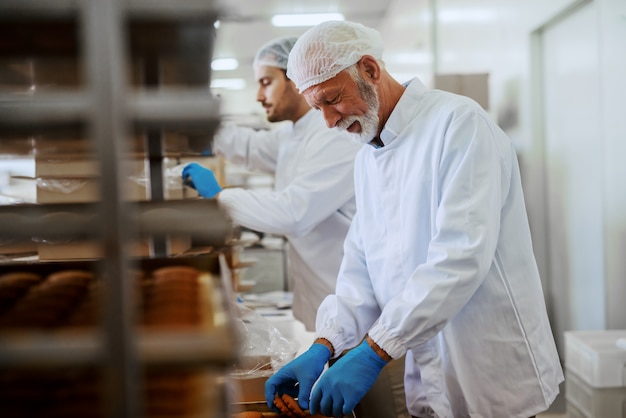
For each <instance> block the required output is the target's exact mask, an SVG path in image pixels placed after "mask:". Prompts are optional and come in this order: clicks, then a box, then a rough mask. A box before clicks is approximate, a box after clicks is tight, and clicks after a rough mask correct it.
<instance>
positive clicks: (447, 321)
mask: <svg viewBox="0 0 626 418" xmlns="http://www.w3.org/2000/svg"><path fill="white" fill-rule="evenodd" d="M382 52H383V42H382V39H381V37H380V34H379V33H378V32H377V31H375V30H373V29H371V28H367V27H365V26H363V25H361V24H358V23H353V22H334V21H333V22H325V23H322V24H320V25H318V26H316V27H313V28H311V29H310V30H308V31H307V32H305V33H304V34H303V35H302V36H301V37H300V38H299V39H298V41H297V42H296V44H295V45H294V47H293V49H292V51H291V53H290V57H289V64H288V70H287V75H288V76H289V78H291V79H292V80H293V81H294V82H295V84H296V86H297V87H298V89H299V91H300V92H301V93H302V94H303V95H304V96H305V98H306V100H307V102H308V103H309V104H310V105H311V106H312V107H313V108H315V109H317V110H319V111H320V113H321V114H322V115H323V116H324V119H325V120H326V124H327V126H328V127H330V128H337V129H334V130H342V131H346V132H348V133H350V134H351V135H353V136H354V137H355V138H357V139H359V140H361V141H362V142H363V143H364V144H368V145H365V146H364V147H363V148H362V149H361V150H360V151H359V153H358V155H357V157H356V162H355V192H356V204H357V213H356V215H355V217H354V219H353V221H352V225H351V227H350V230H349V232H348V235H347V237H346V241H345V244H344V258H343V261H342V264H341V268H340V272H339V276H338V279H337V288H336V292H335V294H333V295H330V296H328V297H327V298H326V299H325V300H324V302H323V303H322V305H321V306H320V308H319V310H318V314H317V321H316V340H315V343H314V344H313V345H312V346H311V347H310V348H309V349H308V350H307V351H306V352H304V353H303V354H301V355H300V356H299V357H297V358H296V359H294V360H293V361H292V362H290V363H288V364H287V365H285V366H284V367H283V368H282V369H280V370H279V371H278V372H277V373H276V374H274V375H273V376H272V377H271V378H270V379H269V380H268V381H267V383H266V385H265V391H266V393H265V396H266V400H267V403H268V405H271V402H272V400H273V398H274V397H275V396H276V395H282V394H283V393H288V394H290V395H292V396H297V397H298V401H299V403H300V406H301V407H303V408H310V411H311V413H313V414H315V413H318V412H321V413H322V414H323V415H325V416H334V417H340V416H344V415H349V414H350V413H351V411H353V409H354V408H355V406H356V404H357V403H358V402H359V401H360V399H361V398H362V397H363V396H364V394H365V393H367V391H368V390H369V388H370V387H371V385H372V384H373V382H374V381H375V380H376V378H377V376H378V375H379V373H380V372H381V370H383V369H384V368H385V367H386V366H387V364H388V362H389V361H390V360H391V359H396V358H399V357H401V356H403V355H406V372H405V390H406V396H407V407H408V410H409V412H410V413H411V415H412V416H414V417H440V418H461V417H483V418H487V417H489V418H503V417H507V418H516V417H519V418H528V417H531V416H534V415H536V414H538V413H540V412H542V411H545V410H546V409H547V408H548V407H549V406H550V404H551V403H552V402H553V401H554V399H555V397H556V396H557V394H558V392H559V384H560V383H561V382H562V381H563V373H562V369H561V365H560V361H559V357H558V353H557V350H556V345H555V342H554V338H553V335H552V331H551V327H550V323H549V321H548V316H547V312H546V307H545V301H544V295H543V291H542V285H541V280H540V277H539V274H538V270H537V265H536V261H535V258H534V255H533V249H532V242H531V236H530V229H529V225H528V220H527V214H526V209H525V203H524V196H523V191H522V184H521V179H520V172H519V168H518V164H517V159H516V153H515V149H514V147H513V145H512V143H511V141H510V140H509V139H508V138H507V136H506V135H505V134H504V133H503V132H502V130H501V129H500V128H499V127H498V126H497V125H496V124H495V123H494V122H493V121H492V120H491V119H490V118H489V116H488V115H487V114H486V112H485V111H484V110H483V109H482V108H481V107H480V106H479V105H478V104H477V103H475V102H474V101H472V100H471V99H469V98H467V97H463V96H459V95H455V94H452V93H447V92H442V91H437V90H428V89H426V88H425V86H424V85H423V84H422V83H421V82H420V81H419V80H418V79H413V80H411V81H410V82H408V83H406V85H403V84H401V83H399V82H397V81H396V80H394V79H393V78H392V77H391V76H390V75H389V73H388V72H387V71H386V70H385V68H384V64H383V62H382V60H381V59H382ZM346 349H350V350H349V351H348V352H347V354H345V355H342V353H343V352H344V351H345V350H346ZM336 358H339V359H338V360H337V361H336V362H335V363H334V364H333V365H332V366H331V367H329V368H328V369H327V370H326V371H324V367H325V364H326V362H327V361H328V360H329V359H336ZM320 375H321V377H320ZM318 379H319V380H318ZM316 382H317V384H316V385H315V387H313V385H314V383H316Z"/></svg>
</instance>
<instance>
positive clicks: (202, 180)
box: [183, 163, 222, 198]
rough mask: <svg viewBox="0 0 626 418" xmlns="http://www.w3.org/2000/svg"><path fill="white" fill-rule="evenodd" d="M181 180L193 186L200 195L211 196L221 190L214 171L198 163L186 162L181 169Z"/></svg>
mask: <svg viewBox="0 0 626 418" xmlns="http://www.w3.org/2000/svg"><path fill="white" fill-rule="evenodd" d="M183 182H184V183H185V184H186V185H188V186H191V187H193V188H194V189H196V190H197V191H198V194H199V195H200V196H202V197H206V198H212V197H215V195H216V194H218V193H219V192H221V191H222V188H221V187H220V185H219V183H218V182H217V179H216V178H215V173H213V171H212V170H210V169H208V168H205V167H203V166H201V165H200V164H198V163H191V164H188V165H187V166H186V167H185V168H184V169H183Z"/></svg>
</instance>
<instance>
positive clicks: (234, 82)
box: [211, 78, 246, 90]
mask: <svg viewBox="0 0 626 418" xmlns="http://www.w3.org/2000/svg"><path fill="white" fill-rule="evenodd" d="M211 88H212V89H225V90H243V89H245V88H246V80H244V79H243V78H216V79H213V80H211Z"/></svg>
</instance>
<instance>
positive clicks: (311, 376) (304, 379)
mask: <svg viewBox="0 0 626 418" xmlns="http://www.w3.org/2000/svg"><path fill="white" fill-rule="evenodd" d="M330 355H331V353H330V349H329V348H328V347H326V346H325V345H323V344H317V343H316V344H313V345H312V346H311V348H309V349H308V350H307V351H305V352H304V353H302V354H301V355H299V356H298V357H296V358H295V359H293V360H292V361H290V362H289V363H287V364H285V365H284V366H283V367H282V368H281V369H280V370H278V371H277V372H276V373H275V374H274V375H273V376H272V377H270V378H269V379H268V380H267V382H265V401H266V402H267V406H269V407H270V408H271V409H272V410H274V411H276V412H280V411H278V410H277V409H276V406H275V405H274V396H275V395H276V394H278V396H282V395H283V394H285V393H286V394H288V395H290V396H292V397H294V398H295V397H297V398H298V404H299V405H300V407H301V408H302V409H308V408H309V397H310V396H311V389H312V388H313V384H314V383H315V382H316V381H317V379H318V377H320V375H321V374H322V371H324V366H325V365H326V363H327V362H328V360H329V359H330Z"/></svg>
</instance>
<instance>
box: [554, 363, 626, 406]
mask: <svg viewBox="0 0 626 418" xmlns="http://www.w3.org/2000/svg"><path fill="white" fill-rule="evenodd" d="M565 399H566V400H567V416H568V418H626V386H623V387H616V388H593V387H591V386H589V385H587V384H586V383H585V382H583V381H582V379H580V378H579V377H578V376H576V375H575V374H573V373H571V372H569V371H568V370H565Z"/></svg>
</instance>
